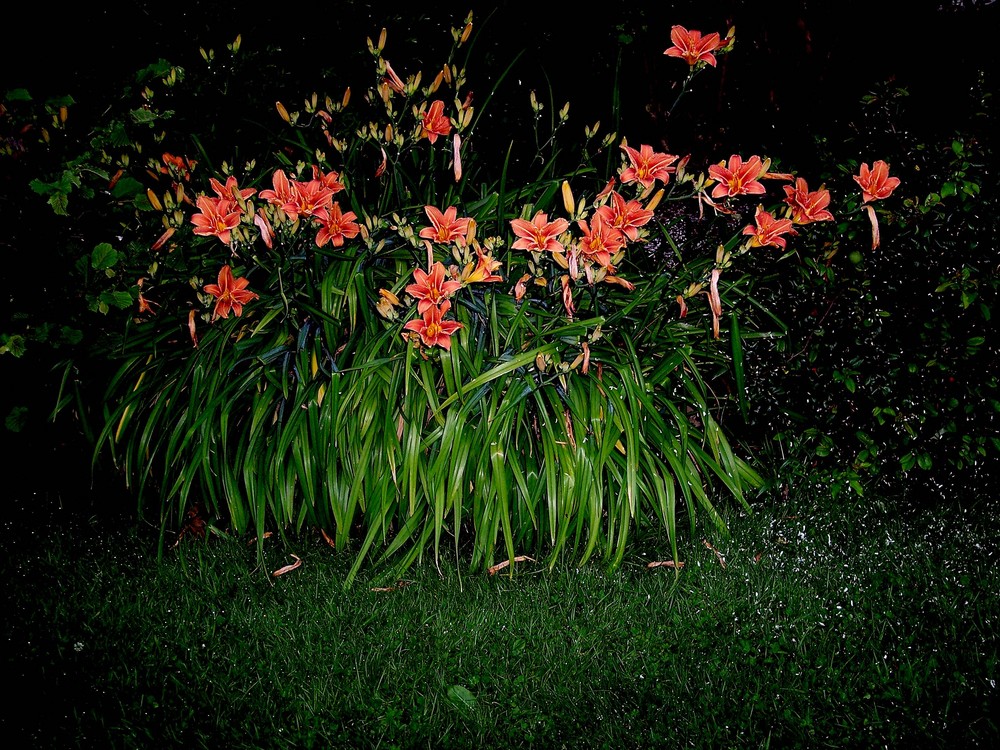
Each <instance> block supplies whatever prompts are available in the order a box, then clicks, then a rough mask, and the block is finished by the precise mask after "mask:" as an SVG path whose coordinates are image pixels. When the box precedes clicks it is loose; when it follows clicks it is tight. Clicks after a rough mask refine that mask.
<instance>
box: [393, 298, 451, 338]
mask: <svg viewBox="0 0 1000 750" xmlns="http://www.w3.org/2000/svg"><path fill="white" fill-rule="evenodd" d="M450 309H451V302H449V301H448V300H445V301H444V302H442V303H441V304H440V306H438V305H429V306H428V307H427V309H426V310H425V311H424V312H423V314H422V316H421V317H419V318H416V319H415V320H411V321H409V322H408V323H407V324H406V325H404V326H403V330H405V331H413V332H414V333H416V334H417V335H419V336H420V340H421V341H422V342H423V343H424V345H425V346H440V347H441V348H443V349H451V336H452V334H453V333H455V331H457V330H458V329H459V328H461V327H462V324H461V323H459V322H458V321H457V320H444V319H443V318H444V314H445V313H446V312H448V310H450ZM404 335H405V334H404Z"/></svg>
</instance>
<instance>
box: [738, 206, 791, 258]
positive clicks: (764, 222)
mask: <svg viewBox="0 0 1000 750" xmlns="http://www.w3.org/2000/svg"><path fill="white" fill-rule="evenodd" d="M754 222H755V224H756V226H755V225H754V224H748V225H747V226H746V227H744V228H743V234H748V235H750V246H751V247H764V246H765V245H772V246H774V247H779V248H784V247H785V244H786V241H785V238H784V237H782V236H781V235H783V234H791V235H795V234H798V232H796V231H795V228H794V227H793V226H792V221H791V219H775V218H774V216H772V215H771V214H769V213H768V212H767V211H765V210H764V207H763V206H757V213H756V214H755V215H754Z"/></svg>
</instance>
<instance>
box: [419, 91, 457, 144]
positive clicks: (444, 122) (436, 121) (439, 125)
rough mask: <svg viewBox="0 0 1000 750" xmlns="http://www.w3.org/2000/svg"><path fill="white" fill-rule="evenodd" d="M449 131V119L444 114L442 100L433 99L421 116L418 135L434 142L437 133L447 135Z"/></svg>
mask: <svg viewBox="0 0 1000 750" xmlns="http://www.w3.org/2000/svg"><path fill="white" fill-rule="evenodd" d="M450 132H451V120H450V119H448V117H447V116H445V114H444V102H443V101H441V100H440V99H435V100H434V101H433V102H431V106H430V108H429V109H428V110H427V111H426V112H424V113H423V115H422V117H421V121H420V137H421V138H426V139H427V140H429V141H430V142H431V143H434V142H435V141H436V140H437V139H438V136H439V135H448V134H449V133H450Z"/></svg>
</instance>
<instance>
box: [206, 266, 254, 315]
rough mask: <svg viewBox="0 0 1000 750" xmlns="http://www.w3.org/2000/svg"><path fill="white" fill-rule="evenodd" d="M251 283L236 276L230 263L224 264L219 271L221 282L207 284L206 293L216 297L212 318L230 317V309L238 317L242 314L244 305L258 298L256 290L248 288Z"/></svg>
mask: <svg viewBox="0 0 1000 750" xmlns="http://www.w3.org/2000/svg"><path fill="white" fill-rule="evenodd" d="M249 285H250V281H249V280H248V279H245V278H234V277H233V271H232V269H231V268H230V267H229V266H228V265H225V266H223V267H222V269H221V270H220V271H219V282H218V283H217V284H206V285H205V293H206V294H211V295H212V296H213V297H215V298H216V302H215V312H214V313H213V314H212V320H215V319H216V318H228V317H229V311H230V310H232V311H233V313H234V314H235V315H236V317H239V316H240V315H242V314H243V305H245V304H247V303H248V302H250V301H251V300H255V299H257V298H258V295H257V294H256V293H255V292H251V291H249V290H248V289H247V286H249Z"/></svg>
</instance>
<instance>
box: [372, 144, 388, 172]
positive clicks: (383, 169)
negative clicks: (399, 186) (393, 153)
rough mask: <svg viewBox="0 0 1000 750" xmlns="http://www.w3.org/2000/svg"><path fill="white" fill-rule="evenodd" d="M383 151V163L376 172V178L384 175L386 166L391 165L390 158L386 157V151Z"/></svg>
mask: <svg viewBox="0 0 1000 750" xmlns="http://www.w3.org/2000/svg"><path fill="white" fill-rule="evenodd" d="M380 148H381V147H380ZM381 151H382V162H381V163H380V164H379V165H378V168H377V169H376V170H375V176H376V177H381V176H382V173H383V172H385V168H386V166H388V164H389V157H388V156H387V155H386V153H385V149H384V148H382V149H381Z"/></svg>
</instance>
